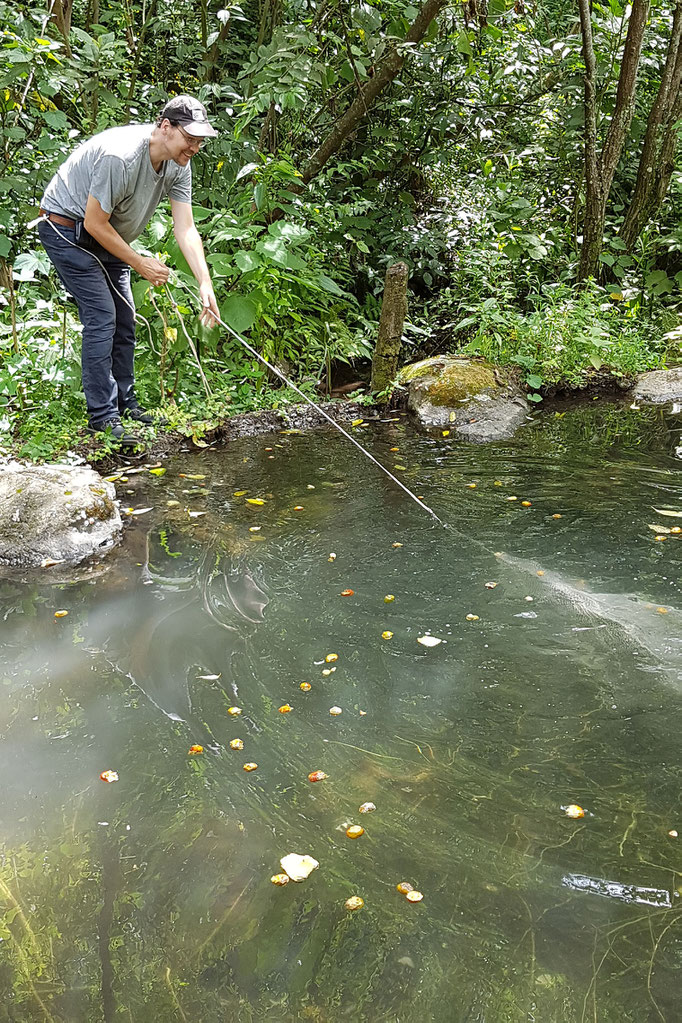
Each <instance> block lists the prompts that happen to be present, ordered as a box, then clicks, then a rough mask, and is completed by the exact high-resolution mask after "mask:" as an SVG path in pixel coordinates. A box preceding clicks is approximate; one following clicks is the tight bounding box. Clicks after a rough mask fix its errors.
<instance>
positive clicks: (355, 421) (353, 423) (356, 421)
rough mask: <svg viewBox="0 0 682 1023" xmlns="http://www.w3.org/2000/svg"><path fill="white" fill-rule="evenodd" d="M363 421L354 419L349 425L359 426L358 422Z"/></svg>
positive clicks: (362, 420)
mask: <svg viewBox="0 0 682 1023" xmlns="http://www.w3.org/2000/svg"><path fill="white" fill-rule="evenodd" d="M363 422H364V419H354V420H353V422H352V423H351V424H350V425H351V426H360V424H361V423H363Z"/></svg>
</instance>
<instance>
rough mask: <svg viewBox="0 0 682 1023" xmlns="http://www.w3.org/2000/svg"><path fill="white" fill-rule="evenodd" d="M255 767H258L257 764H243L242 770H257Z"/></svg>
mask: <svg viewBox="0 0 682 1023" xmlns="http://www.w3.org/2000/svg"><path fill="white" fill-rule="evenodd" d="M257 768H258V764H254V763H249V764H244V770H245V771H255V770H257Z"/></svg>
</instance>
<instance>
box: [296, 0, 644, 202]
mask: <svg viewBox="0 0 682 1023" xmlns="http://www.w3.org/2000/svg"><path fill="white" fill-rule="evenodd" d="M635 2H637V0H635ZM446 3H447V0H426V3H425V4H424V5H423V7H422V8H421V10H420V11H419V13H418V14H417V17H416V18H415V20H414V22H413V23H412V25H411V26H410V29H409V31H408V33H407V35H406V36H405V43H408V44H409V43H412V44H413V45H414V44H415V43H419V42H421V40H422V39H423V37H424V35H425V34H426V30H427V29H428V27H429V25H430V24H431V22H432V21H433V19H434V18H435V17H436V16H437V15H438V13H439V12H440V10H441V9H442V8H443V7H445V5H446ZM408 52H409V47H407V48H406V47H404V46H401V47H400V48H394V49H392V50H391V51H390V52H389V54H388V56H387V57H386V58H385V59H384V60H383V61H381V62H380V63H379V65H378V66H377V68H376V70H375V73H374V76H373V77H372V78H370V80H369V81H368V82H367V83H366V84H365V85H364V86H363V88H362V90H361V92H360V93H359V94H358V96H357V97H356V98H355V100H354V101H353V102H352V103H351V105H350V106H349V107H348V109H347V110H346V112H345V113H344V114H343V115H342V117H341V118H340V119H339V120H338V121H337V123H336V124H335V125H334V127H333V128H332V130H331V131H330V133H329V135H327V137H326V139H325V140H324V141H323V142H322V144H321V145H320V147H319V148H318V149H317V150H316V152H314V153H313V155H312V156H311V157H310V160H309V161H308V164H307V165H306V167H304V169H303V182H304V184H306V185H307V184H308V182H309V181H311V180H312V179H313V178H314V177H315V176H316V175H317V174H319V172H320V171H321V170H322V168H323V167H324V165H325V164H326V163H327V161H328V160H329V159H330V157H332V156H333V155H334V153H336V152H338V150H339V149H340V148H341V146H342V145H343V143H344V142H345V140H346V139H347V138H348V136H349V135H350V133H351V132H352V131H353V130H354V129H355V128H356V127H357V125H358V124H359V123H360V121H361V120H362V119H363V117H365V115H366V114H367V112H368V111H369V109H370V107H371V106H372V104H373V103H374V101H375V100H376V98H377V96H378V95H379V94H380V93H381V92H382V90H383V89H384V88H385V87H386V86H387V85H388V84H389V83H390V82H392V81H393V79H394V78H395V77H396V76H397V75H398V72H399V71H400V69H401V68H402V66H403V64H404V62H405V56H406V54H407V53H408Z"/></svg>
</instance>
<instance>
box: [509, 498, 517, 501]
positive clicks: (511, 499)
mask: <svg viewBox="0 0 682 1023" xmlns="http://www.w3.org/2000/svg"><path fill="white" fill-rule="evenodd" d="M507 500H508V501H518V497H508V498H507Z"/></svg>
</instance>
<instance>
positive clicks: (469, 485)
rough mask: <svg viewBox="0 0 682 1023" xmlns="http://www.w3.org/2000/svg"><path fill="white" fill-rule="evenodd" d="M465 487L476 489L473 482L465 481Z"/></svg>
mask: <svg viewBox="0 0 682 1023" xmlns="http://www.w3.org/2000/svg"><path fill="white" fill-rule="evenodd" d="M467 487H468V488H469V490H475V489H476V484H475V483H467Z"/></svg>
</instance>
